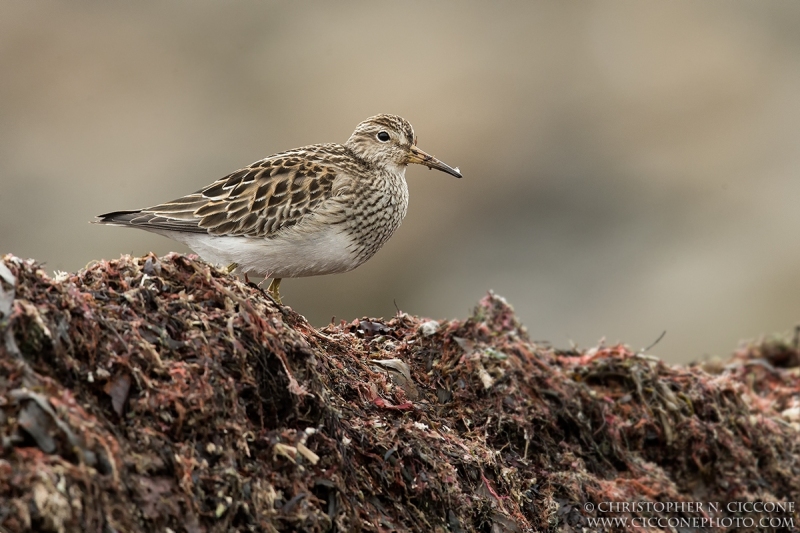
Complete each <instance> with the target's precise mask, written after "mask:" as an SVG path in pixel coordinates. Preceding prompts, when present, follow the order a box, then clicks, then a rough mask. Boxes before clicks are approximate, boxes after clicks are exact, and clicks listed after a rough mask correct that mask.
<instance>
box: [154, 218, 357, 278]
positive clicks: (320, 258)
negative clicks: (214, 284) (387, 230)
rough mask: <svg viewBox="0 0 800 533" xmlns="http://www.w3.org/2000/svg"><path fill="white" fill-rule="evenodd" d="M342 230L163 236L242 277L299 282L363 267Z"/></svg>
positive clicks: (168, 233)
mask: <svg viewBox="0 0 800 533" xmlns="http://www.w3.org/2000/svg"><path fill="white" fill-rule="evenodd" d="M342 229H344V228H343V227H341V226H330V227H326V228H323V229H319V230H318V231H314V232H305V231H302V230H299V231H298V230H297V229H296V228H295V227H291V228H286V229H285V230H284V231H282V232H281V234H280V235H279V236H276V237H274V238H272V239H265V238H253V237H224V236H218V235H205V234H200V233H178V232H163V235H165V236H166V237H169V238H171V239H174V240H176V241H179V242H182V243H184V244H186V245H187V246H188V247H189V248H191V249H192V250H193V251H194V252H195V253H197V254H198V255H199V256H200V257H202V258H203V259H205V260H206V261H208V262H210V263H213V264H215V265H217V266H221V267H226V266H228V265H230V264H231V263H236V264H237V265H238V269H237V270H238V271H239V272H242V273H249V274H254V275H257V276H264V277H269V278H299V277H303V276H317V275H321V274H335V273H339V272H347V271H348V270H352V269H354V268H356V267H357V266H358V265H360V264H361V263H363V261H361V260H359V259H358V258H357V257H356V256H355V254H354V253H352V250H351V249H352V246H353V242H352V240H351V239H350V237H348V236H347V234H345V233H344V232H342V231H341V230H342ZM160 233H161V232H160Z"/></svg>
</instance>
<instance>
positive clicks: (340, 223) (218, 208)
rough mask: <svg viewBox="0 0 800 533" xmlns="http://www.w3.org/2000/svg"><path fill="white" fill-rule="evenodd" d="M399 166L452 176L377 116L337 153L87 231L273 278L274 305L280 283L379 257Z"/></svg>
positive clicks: (248, 171)
mask: <svg viewBox="0 0 800 533" xmlns="http://www.w3.org/2000/svg"><path fill="white" fill-rule="evenodd" d="M409 163H417V164H422V165H426V166H428V167H429V168H436V169H438V170H442V171H444V172H447V173H449V174H452V175H454V176H456V177H459V178H460V177H461V174H460V172H459V171H458V169H453V168H451V167H449V166H447V165H445V164H444V163H442V162H441V161H439V160H438V159H436V158H434V157H431V156H429V155H428V154H426V153H425V152H423V151H421V150H420V149H418V148H417V147H416V136H415V134H414V130H413V128H412V127H411V124H409V123H408V122H407V121H406V120H404V119H402V118H400V117H398V116H395V115H377V116H375V117H371V118H369V119H367V120H365V121H364V122H362V123H361V124H359V125H358V127H356V130H355V132H353V135H351V136H350V139H348V141H347V142H346V143H345V144H343V145H342V144H315V145H311V146H305V147H302V148H296V149H294V150H289V151H286V152H281V153H278V154H275V155H272V156H270V157H267V158H265V159H262V160H260V161H257V162H255V163H253V164H252V165H250V166H248V167H245V168H243V169H241V170H237V171H236V172H233V173H232V174H229V175H227V176H225V177H224V178H222V179H219V180H217V181H215V182H214V183H212V184H211V185H208V186H207V187H204V188H203V189H200V190H199V191H197V192H195V193H192V194H189V195H187V196H184V197H181V198H178V199H176V200H173V201H171V202H166V203H163V204H159V205H156V206H153V207H148V208H145V209H139V210H135V211H115V212H112V213H106V214H104V215H100V216H99V217H98V220H97V221H96V222H97V223H100V224H112V225H120V226H129V227H137V228H140V229H144V230H147V231H153V232H156V233H160V234H163V235H166V236H168V237H170V238H173V239H175V240H178V241H180V242H183V243H185V244H187V245H188V246H189V247H190V248H192V249H193V250H194V251H195V252H197V253H198V254H199V255H200V256H201V257H203V258H204V259H206V260H209V261H211V262H214V263H217V264H222V265H227V264H232V266H235V267H237V268H238V269H239V271H241V272H244V273H255V274H258V275H263V276H265V277H274V278H276V282H277V283H274V284H273V286H271V287H274V291H273V292H274V294H275V295H276V296H277V284H278V283H279V282H280V278H283V277H300V276H310V275H318V274H330V273H335V272H346V271H348V270H351V269H353V268H355V267H357V266H358V265H360V264H362V263H363V262H364V261H366V260H367V259H369V258H370V257H372V256H373V255H374V254H375V252H377V251H378V249H380V247H381V246H382V245H383V244H384V243H385V242H386V241H387V240H388V239H389V237H391V235H392V233H394V231H395V230H396V229H397V228H398V227H399V226H400V223H401V222H402V220H403V217H404V216H405V214H406V209H407V206H408V188H407V186H406V182H405V169H406V166H407V165H408V164H409Z"/></svg>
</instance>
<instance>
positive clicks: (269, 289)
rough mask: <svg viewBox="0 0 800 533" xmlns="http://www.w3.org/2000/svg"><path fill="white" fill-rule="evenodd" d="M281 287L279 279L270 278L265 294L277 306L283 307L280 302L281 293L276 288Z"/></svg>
mask: <svg viewBox="0 0 800 533" xmlns="http://www.w3.org/2000/svg"><path fill="white" fill-rule="evenodd" d="M280 286H281V278H272V282H270V284H269V287H267V292H268V293H269V294H270V296H272V297H273V298H274V299H275V301H276V302H278V305H283V302H282V301H281V293H280V291H279V290H278V288H279V287H280Z"/></svg>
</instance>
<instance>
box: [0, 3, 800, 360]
mask: <svg viewBox="0 0 800 533" xmlns="http://www.w3.org/2000/svg"><path fill="white" fill-rule="evenodd" d="M0 12H1V13H2V16H0V253H5V252H13V253H14V254H17V255H20V256H23V257H34V258H36V259H38V260H41V261H45V262H46V265H47V268H48V269H49V270H51V271H52V270H56V269H59V270H69V271H75V270H77V269H80V268H82V267H83V266H84V265H86V264H87V263H88V262H90V261H92V260H94V259H100V258H107V259H111V258H116V257H119V255H120V254H123V253H131V254H137V255H141V254H145V253H147V252H148V251H154V252H156V253H158V254H164V253H166V252H169V251H171V250H175V251H184V252H185V251H187V250H186V248H184V247H182V245H179V244H177V243H174V242H172V241H169V240H167V239H165V238H163V237H159V236H157V235H154V234H148V233H146V232H143V231H136V230H128V229H122V228H111V227H101V226H94V225H89V224H88V223H87V222H88V221H89V220H90V219H92V218H93V216H94V215H96V214H98V213H103V212H107V211H112V210H118V209H126V208H127V209H130V208H138V207H144V206H147V205H152V204H155V203H159V202H161V201H166V200H170V199H173V198H176V197H178V196H182V195H183V194H186V193H189V192H192V191H194V190H196V189H198V188H200V187H202V186H204V185H206V184H208V183H210V182H212V181H213V180H215V179H217V178H219V177H222V176H223V175H225V174H227V173H229V172H231V171H233V170H236V169H238V168H240V167H242V166H244V165H246V164H249V163H251V162H253V161H255V160H257V159H260V158H262V157H265V156H267V155H270V154H272V153H275V152H277V151H280V150H284V149H289V148H294V147H297V146H301V145H304V144H311V143H316V142H334V141H336V142H344V141H345V140H346V139H347V138H348V136H349V135H350V133H351V132H352V130H353V128H354V127H355V126H356V124H357V123H359V122H360V121H361V120H363V119H365V118H367V117H369V116H371V115H373V114H376V113H382V112H385V113H396V114H399V115H402V116H403V117H405V118H407V119H408V120H409V121H410V122H411V123H412V124H413V125H414V127H415V129H416V132H417V134H418V137H419V146H420V147H421V148H422V149H423V150H426V151H428V152H429V153H432V154H434V155H436V156H437V157H439V158H440V159H442V160H443V161H445V162H447V163H449V164H450V165H453V166H456V165H457V166H460V167H461V169H462V171H463V173H464V179H462V180H457V179H454V178H452V177H450V176H448V175H446V174H442V173H439V172H431V171H428V170H427V169H425V168H423V167H417V166H414V167H412V168H410V169H409V171H408V173H407V178H408V184H409V188H410V191H411V205H410V208H409V212H408V217H407V218H406V221H405V223H404V224H403V226H402V227H401V228H400V230H399V231H398V233H397V234H395V236H394V238H393V239H392V240H390V241H389V243H388V244H387V245H386V246H385V247H384V249H383V250H382V251H381V252H380V253H379V254H378V255H377V256H376V257H375V258H373V259H372V260H371V261H369V262H368V263H367V264H365V265H364V266H362V267H360V268H358V269H357V270H355V271H353V272H351V273H348V274H343V275H337V276H324V277H318V278H305V279H298V280H286V281H285V282H284V284H283V286H282V287H281V289H282V294H283V296H284V300H285V301H286V302H287V303H288V304H289V305H291V306H292V307H293V308H294V309H296V310H298V311H299V312H301V313H303V314H305V315H306V316H307V317H308V318H309V319H310V320H311V321H312V323H314V324H317V325H322V324H325V323H327V322H328V321H329V320H330V319H331V317H332V316H336V317H337V320H338V319H342V318H344V319H348V320H350V319H352V318H355V317H360V316H363V315H371V316H386V317H388V316H391V315H393V314H394V313H395V304H394V303H393V302H395V301H396V303H397V306H399V307H400V309H402V310H403V311H406V312H409V313H414V314H420V315H424V316H428V317H434V318H455V317H465V316H467V315H468V313H469V312H470V310H471V308H472V306H473V305H474V304H475V302H477V300H478V299H479V298H481V297H482V296H483V295H484V294H485V292H486V291H487V289H493V290H495V291H496V292H498V293H499V294H501V295H504V296H505V297H507V298H508V300H509V301H510V302H511V303H512V304H513V305H514V306H515V308H516V309H517V311H518V312H519V314H520V316H521V317H522V319H523V321H524V322H525V324H526V325H527V326H528V329H529V330H530V332H531V335H532V336H533V337H534V338H535V339H540V340H548V341H550V342H551V343H552V344H554V345H555V346H559V347H568V346H569V345H570V343H577V344H578V345H579V346H582V347H586V346H592V345H594V344H595V343H596V342H597V341H598V340H600V339H601V338H603V337H605V338H606V340H607V341H608V342H616V341H622V342H625V343H627V344H629V345H631V346H632V347H633V348H634V349H638V348H641V347H643V346H646V345H648V344H650V343H651V342H652V341H654V340H655V339H656V338H657V337H658V336H659V334H660V333H661V332H662V331H663V330H667V334H666V337H665V338H664V339H663V340H662V341H661V342H660V343H659V344H658V345H657V346H656V347H655V348H654V349H653V350H652V353H655V354H657V355H660V356H662V357H664V358H665V359H667V360H670V361H688V360H692V359H699V358H703V357H705V356H708V355H720V356H723V357H724V356H726V355H727V354H729V353H730V352H731V351H732V350H733V349H734V348H735V347H736V345H737V343H738V342H739V341H740V340H741V339H746V338H755V337H758V336H759V335H760V334H762V333H773V332H785V331H788V330H790V329H791V328H792V327H793V326H794V325H795V324H797V323H798V321H800V275H799V272H800V247H798V240H799V239H800V210H799V209H798V199H800V176H799V175H798V174H799V173H800V149H798V147H800V3H798V2H790V1H781V2H778V1H765V2H729V1H726V2H722V1H718V2H710V1H709V2H696V1H674V2H659V3H656V2H644V1H641V2H624V1H617V2H599V1H595V2H585V1H581V2H572V1H563V0H558V1H550V2H492V3H489V2H463V1H458V2H455V1H453V2H437V3H429V2H402V3H401V2H396V3H394V2H393V3H390V2H383V3H367V2H335V3H333V2H302V3H300V2H298V3H293V2H254V1H248V2H244V1H241V2H238V1H237V2H217V1H214V2H212V1H197V0H192V1H183V2H179V1H169V2H163V1H162V2H127V3H123V2H99V1H97V2H88V1H83V2H81V1H71V2H40V1H25V2H21V1H9V0H2V1H0Z"/></svg>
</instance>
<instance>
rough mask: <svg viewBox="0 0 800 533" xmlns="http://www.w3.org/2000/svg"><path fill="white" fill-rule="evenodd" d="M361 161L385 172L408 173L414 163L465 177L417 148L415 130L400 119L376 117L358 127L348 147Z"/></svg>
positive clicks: (391, 116) (385, 116)
mask: <svg viewBox="0 0 800 533" xmlns="http://www.w3.org/2000/svg"><path fill="white" fill-rule="evenodd" d="M345 146H347V147H348V148H350V149H351V150H352V151H353V152H354V153H355V154H356V155H357V156H358V157H360V158H361V159H363V160H365V161H367V162H368V163H370V164H371V165H374V166H377V167H381V168H397V169H399V170H403V169H405V167H406V166H407V165H408V164H410V163H416V164H418V165H425V166H426V167H428V168H435V169H436V170H441V171H442V172H447V173H448V174H451V175H453V176H455V177H457V178H460V177H461V172H460V171H459V170H458V168H453V167H451V166H449V165H446V164H444V163H442V162H441V161H439V160H438V159H436V158H435V157H433V156H431V155H428V154H426V153H425V152H423V151H422V150H420V149H419V148H417V136H416V135H415V134H414V128H412V127H411V124H409V123H408V121H407V120H406V119H404V118H401V117H398V116H397V115H375V116H374V117H370V118H368V119H367V120H365V121H364V122H362V123H361V124H359V125H358V126H356V131H354V132H353V134H352V135H351V136H350V138H349V139H348V140H347V142H346V143H345Z"/></svg>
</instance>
